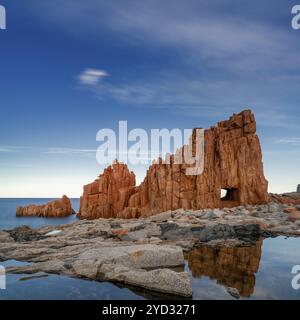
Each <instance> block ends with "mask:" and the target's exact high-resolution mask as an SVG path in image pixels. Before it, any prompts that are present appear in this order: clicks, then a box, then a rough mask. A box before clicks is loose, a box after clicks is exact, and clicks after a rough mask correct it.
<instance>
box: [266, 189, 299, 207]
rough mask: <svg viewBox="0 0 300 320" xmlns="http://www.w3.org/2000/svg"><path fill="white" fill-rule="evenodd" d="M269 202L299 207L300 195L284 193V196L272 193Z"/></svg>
mask: <svg viewBox="0 0 300 320" xmlns="http://www.w3.org/2000/svg"><path fill="white" fill-rule="evenodd" d="M269 201H270V202H277V203H281V204H289V205H297V204H300V193H297V192H290V193H283V194H274V193H270V195H269Z"/></svg>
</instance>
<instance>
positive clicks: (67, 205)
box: [16, 196, 75, 218]
mask: <svg viewBox="0 0 300 320" xmlns="http://www.w3.org/2000/svg"><path fill="white" fill-rule="evenodd" d="M74 213H75V212H74V210H73V209H72V205H71V201H70V199H69V198H68V197H67V196H63V197H62V198H61V199H60V200H54V201H51V202H48V203H46V204H44V205H40V206H37V205H33V204H32V205H29V206H26V207H18V208H17V213H16V215H17V217H21V216H37V217H44V218H49V217H51V218H53V217H56V218H61V217H67V216H69V215H71V214H74Z"/></svg>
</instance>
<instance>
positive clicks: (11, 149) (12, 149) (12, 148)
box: [0, 146, 25, 153]
mask: <svg viewBox="0 0 300 320" xmlns="http://www.w3.org/2000/svg"><path fill="white" fill-rule="evenodd" d="M24 149H25V147H20V146H0V152H3V153H9V152H21V151H24Z"/></svg>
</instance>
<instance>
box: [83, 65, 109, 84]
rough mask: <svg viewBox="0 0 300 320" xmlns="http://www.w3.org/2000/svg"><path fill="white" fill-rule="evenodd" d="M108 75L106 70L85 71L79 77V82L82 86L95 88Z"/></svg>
mask: <svg viewBox="0 0 300 320" xmlns="http://www.w3.org/2000/svg"><path fill="white" fill-rule="evenodd" d="M107 76H108V73H107V72H106V71H104V70H99V69H85V70H84V71H83V72H82V73H81V74H80V75H79V76H78V80H79V82H80V84H83V85H88V86H95V85H97V84H98V83H99V81H100V80H101V79H102V78H104V77H107Z"/></svg>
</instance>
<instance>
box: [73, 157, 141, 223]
mask: <svg viewBox="0 0 300 320" xmlns="http://www.w3.org/2000/svg"><path fill="white" fill-rule="evenodd" d="M134 192H135V174H134V173H133V172H130V171H129V170H128V168H127V166H126V165H125V164H122V163H118V162H115V163H113V164H112V165H111V166H109V167H108V168H106V169H105V170H104V172H103V173H102V174H101V175H100V176H99V178H98V179H96V180H95V181H94V182H93V183H90V184H88V185H86V186H84V192H83V196H82V197H81V199H80V213H79V215H78V216H79V217H80V218H83V219H84V218H88V219H91V218H92V219H95V218H115V217H117V215H118V213H119V212H122V211H123V210H124V209H125V208H126V207H128V202H129V198H130V196H131V195H132V194H133V193H134ZM132 215H133V211H132Z"/></svg>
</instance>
